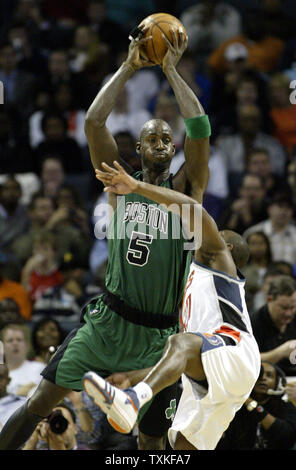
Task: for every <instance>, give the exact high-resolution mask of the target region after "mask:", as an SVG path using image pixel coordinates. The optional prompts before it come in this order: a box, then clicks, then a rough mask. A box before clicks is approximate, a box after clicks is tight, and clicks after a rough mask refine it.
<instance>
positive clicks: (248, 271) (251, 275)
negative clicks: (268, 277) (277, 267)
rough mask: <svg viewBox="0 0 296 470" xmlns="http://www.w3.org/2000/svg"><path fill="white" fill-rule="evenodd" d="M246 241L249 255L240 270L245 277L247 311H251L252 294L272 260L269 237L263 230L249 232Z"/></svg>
mask: <svg viewBox="0 0 296 470" xmlns="http://www.w3.org/2000/svg"><path fill="white" fill-rule="evenodd" d="M247 243H248V246H249V249H250V257H249V260H248V263H247V264H246V266H245V267H244V268H243V270H242V272H243V274H244V276H245V278H246V284H245V291H246V302H247V305H248V310H249V312H252V311H253V300H254V296H255V294H256V293H257V292H258V291H259V289H260V287H261V286H262V284H263V279H264V275H265V274H266V272H267V269H268V268H269V266H270V264H271V262H272V255H271V248H270V242H269V238H268V237H267V236H266V235H265V234H264V233H263V232H254V233H251V234H250V235H249V236H248V237H247Z"/></svg>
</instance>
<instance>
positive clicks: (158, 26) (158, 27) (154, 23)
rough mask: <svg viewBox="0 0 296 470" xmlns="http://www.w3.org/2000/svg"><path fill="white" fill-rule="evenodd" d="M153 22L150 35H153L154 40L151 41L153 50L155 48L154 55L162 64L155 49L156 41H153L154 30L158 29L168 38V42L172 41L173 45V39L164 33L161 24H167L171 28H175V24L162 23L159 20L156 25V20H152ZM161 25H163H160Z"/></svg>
mask: <svg viewBox="0 0 296 470" xmlns="http://www.w3.org/2000/svg"><path fill="white" fill-rule="evenodd" d="M150 21H151V28H150V34H151V35H152V39H151V42H152V48H153V53H154V57H155V58H156V59H157V62H161V60H160V58H159V57H158V55H157V50H156V49H155V46H154V41H153V29H154V28H155V27H156V28H157V29H158V30H159V31H160V32H161V33H162V34H164V36H165V37H166V38H167V40H168V41H170V43H171V44H172V42H171V39H170V38H169V37H168V35H167V33H166V31H164V30H163V29H162V28H161V24H167V25H170V26H172V27H173V26H175V22H170V21H165V20H163V21H161V20H160V19H158V21H159V22H158V23H156V22H155V21H154V20H150ZM159 23H161V24H160V25H159Z"/></svg>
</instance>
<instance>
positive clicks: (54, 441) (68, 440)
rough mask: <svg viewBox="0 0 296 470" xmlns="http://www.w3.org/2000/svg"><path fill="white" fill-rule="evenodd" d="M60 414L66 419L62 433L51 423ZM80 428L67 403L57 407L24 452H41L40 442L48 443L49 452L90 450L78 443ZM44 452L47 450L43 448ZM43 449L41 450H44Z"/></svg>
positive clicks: (38, 426) (36, 432) (35, 433)
mask: <svg viewBox="0 0 296 470" xmlns="http://www.w3.org/2000/svg"><path fill="white" fill-rule="evenodd" d="M58 412H60V413H61V414H62V416H63V418H64V420H65V421H64V422H65V430H64V432H62V433H56V432H54V431H53V430H52V428H51V426H50V423H51V422H52V418H53V417H54V416H55V415H57V413H58ZM77 433H78V426H77V424H76V415H75V412H74V411H73V409H72V408H70V407H69V406H68V405H66V404H65V403H61V404H60V405H59V406H56V407H55V408H54V409H53V411H52V413H51V414H50V416H49V417H48V418H47V419H45V420H42V421H41V422H40V423H39V424H38V425H37V426H36V429H35V431H34V432H33V434H32V436H31V437H30V439H29V440H28V441H27V442H26V444H25V446H24V447H23V450H39V449H38V443H39V441H40V440H42V441H45V442H46V443H47V446H46V449H47V450H90V448H89V447H87V446H86V445H85V444H80V443H79V442H77V439H76V436H77ZM42 449H43V450H44V449H45V448H42ZM42 449H41V450H42Z"/></svg>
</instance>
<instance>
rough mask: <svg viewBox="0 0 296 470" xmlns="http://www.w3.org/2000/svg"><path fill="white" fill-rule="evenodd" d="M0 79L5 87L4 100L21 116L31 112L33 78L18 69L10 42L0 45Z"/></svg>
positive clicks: (24, 116)
mask: <svg viewBox="0 0 296 470" xmlns="http://www.w3.org/2000/svg"><path fill="white" fill-rule="evenodd" d="M0 80H1V82H2V83H3V85H4V89H5V102H6V103H8V104H14V105H15V106H16V107H17V110H18V111H19V113H20V114H21V115H22V117H23V118H27V117H28V116H29V115H30V114H31V112H32V100H31V96H32V93H33V89H34V86H35V78H34V76H33V75H31V74H28V73H27V72H24V71H22V70H20V69H19V67H18V65H17V54H16V51H15V50H14V48H13V45H12V44H11V43H10V42H4V43H2V44H1V45H0Z"/></svg>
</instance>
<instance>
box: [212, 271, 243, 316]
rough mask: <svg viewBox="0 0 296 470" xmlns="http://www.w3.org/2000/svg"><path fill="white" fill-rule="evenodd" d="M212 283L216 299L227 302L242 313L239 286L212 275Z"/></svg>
mask: <svg viewBox="0 0 296 470" xmlns="http://www.w3.org/2000/svg"><path fill="white" fill-rule="evenodd" d="M213 281H214V285H215V289H216V292H217V296H218V299H221V300H225V301H226V302H229V303H230V304H231V305H233V307H234V308H235V309H237V310H238V311H239V312H240V313H242V312H243V304H242V299H241V293H240V288H239V284H237V283H235V282H233V281H232V280H229V279H225V278H224V277H221V276H217V275H216V274H214V275H213Z"/></svg>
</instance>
